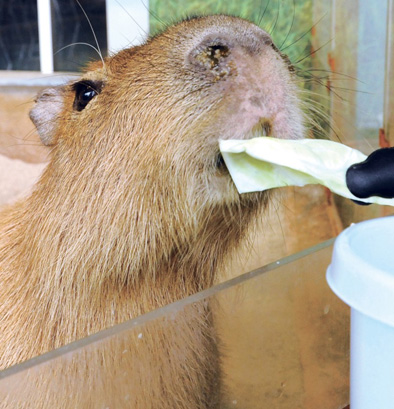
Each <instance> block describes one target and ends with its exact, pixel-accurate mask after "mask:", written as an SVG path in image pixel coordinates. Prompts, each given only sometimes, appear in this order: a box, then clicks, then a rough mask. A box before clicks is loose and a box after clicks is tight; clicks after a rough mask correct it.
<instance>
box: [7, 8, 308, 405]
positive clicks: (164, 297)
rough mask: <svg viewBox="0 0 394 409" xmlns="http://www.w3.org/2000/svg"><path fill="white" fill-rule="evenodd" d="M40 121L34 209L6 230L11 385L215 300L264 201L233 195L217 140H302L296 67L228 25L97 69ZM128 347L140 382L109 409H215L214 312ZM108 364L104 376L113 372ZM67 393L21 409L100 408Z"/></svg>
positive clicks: (19, 209)
mask: <svg viewBox="0 0 394 409" xmlns="http://www.w3.org/2000/svg"><path fill="white" fill-rule="evenodd" d="M31 118H32V120H33V122H34V123H35V125H36V127H37V130H38V132H39V134H40V137H41V139H42V141H43V143H44V144H46V145H49V146H51V147H52V151H51V160H50V163H49V165H48V167H47V168H46V170H45V171H44V173H43V175H42V177H41V179H40V180H39V181H38V183H37V185H36V186H35V189H34V191H33V193H32V194H31V196H30V197H28V198H26V199H25V200H23V201H20V202H18V203H16V204H14V205H12V206H10V207H8V208H6V209H4V210H3V211H2V213H1V214H0V232H1V233H0V234H1V235H0V300H1V304H0V310H1V312H0V317H1V319H0V368H3V369H4V368H7V367H9V366H11V365H14V364H16V363H19V362H21V361H24V360H27V359H29V358H31V357H34V356H36V355H39V354H42V353H44V352H47V351H50V350H52V349H54V348H57V347H60V346H62V345H64V344H66V343H69V342H71V341H74V340H77V339H81V338H83V337H86V336H87V335H89V334H92V333H95V332H97V331H99V330H102V329H104V328H108V327H110V326H113V325H114V324H117V323H120V322H122V321H126V320H129V319H131V318H133V317H136V316H138V315H140V314H144V313H146V312H148V311H151V310H153V309H156V308H158V307H161V306H164V305H166V304H169V303H172V302H174V301H176V300H179V299H181V298H184V297H186V296H188V295H190V294H193V293H195V292H198V291H200V290H203V289H206V288H208V287H209V286H211V284H212V283H213V280H214V277H215V275H216V274H217V272H218V271H220V270H221V269H222V268H224V266H225V260H226V259H227V256H229V255H230V254H231V252H232V251H233V250H234V249H235V247H236V246H237V245H238V244H239V242H240V240H241V239H242V237H243V236H244V235H245V233H246V232H247V230H248V226H250V225H251V224H253V223H255V222H256V215H257V214H258V213H259V212H260V211H261V210H262V208H263V207H264V206H265V205H266V204H267V201H268V195H267V194H266V193H255V194H245V195H242V196H240V195H239V194H238V193H237V191H236V188H235V186H234V185H233V182H232V181H231V178H230V176H229V174H228V172H227V170H226V167H225V165H224V164H223V161H222V158H221V156H220V153H219V148H218V140H219V139H226V138H234V139H245V138H251V137H253V136H256V135H262V134H266V135H269V136H273V137H277V138H301V137H303V135H304V125H303V113H302V111H301V108H300V102H299V97H298V95H297V85H296V81H295V78H294V69H293V67H292V65H291V64H290V62H289V60H288V58H287V57H286V56H285V55H282V54H281V52H280V51H279V50H278V49H277V47H276V46H275V45H274V44H273V42H272V39H271V37H270V36H269V35H268V34H267V33H266V32H265V31H263V30H262V29H260V28H259V27H257V26H255V25H254V24H252V23H250V22H248V21H245V20H243V19H240V18H235V17H229V16H224V15H218V16H208V17H199V18H191V19H188V20H185V21H183V22H181V23H179V24H177V25H174V26H172V27H169V28H168V29H167V30H166V31H164V32H163V33H162V34H159V35H157V36H155V37H152V38H150V39H148V40H147V41H146V43H145V44H143V45H141V46H136V47H133V48H129V49H125V50H122V51H120V52H119V53H118V54H116V55H113V56H111V57H108V58H106V59H105V60H103V61H98V62H96V63H92V64H90V65H89V66H88V68H87V70H86V72H85V73H84V74H83V75H82V77H81V78H80V79H79V80H77V81H75V82H72V83H69V84H66V85H64V86H62V87H59V88H52V89H48V90H44V91H43V92H42V93H41V94H40V95H39V96H38V97H37V100H36V105H35V106H34V108H33V109H32V111H31ZM125 342H126V341H125ZM130 343H131V346H130V348H131V353H130V354H129V355H130V357H131V358H130V362H128V363H126V364H124V365H125V366H130V367H133V365H134V368H135V367H136V366H138V367H140V368H143V370H142V371H141V372H140V373H139V374H138V375H137V372H134V373H135V374H136V375H135V376H130V377H129V378H128V379H127V385H126V386H125V388H126V389H125V390H129V391H130V393H129V394H128V396H129V399H128V400H127V401H126V400H124V401H111V402H112V403H108V405H107V406H108V407H111V408H112V407H116V408H134V409H146V408H152V409H153V408H155V409H156V408H157V409H159V408H160V409H175V408H184V409H186V408H187V409H197V408H201V409H202V408H204V409H207V408H216V407H218V405H219V400H220V387H219V383H220V374H219V366H220V365H219V362H218V358H217V356H216V345H215V343H216V340H215V334H214V330H213V329H212V317H211V313H210V309H209V305H208V304H207V303H204V304H200V305H198V306H195V307H189V308H187V309H185V311H184V312H183V316H181V317H180V318H179V319H178V320H177V321H175V323H174V324H173V326H172V327H171V324H168V325H167V326H166V327H164V328H160V327H159V326H157V327H152V331H151V333H150V335H149V337H148V336H146V337H144V347H141V346H140V347H138V348H140V349H139V350H138V351H137V349H138V348H137V346H136V345H134V344H133V342H132V341H130ZM133 345H134V346H133ZM108 348H109V347H108ZM133 348H134V349H133ZM141 348H142V349H141ZM115 355H116V354H115V352H114V356H115ZM86 359H88V360H93V357H90V358H88V357H87V358H86ZM111 359H112V358H110V359H109V362H108V359H106V360H104V359H103V361H105V362H103V363H102V365H107V366H108V367H109V368H112V370H113V371H115V372H116V367H117V365H120V364H119V363H118V362H117V361H116V360H115V357H114V358H113V361H111ZM137 361H138V363H136V362H137ZM131 362H134V363H133V364H132V363H131ZM122 365H123V364H122ZM87 366H89V365H87ZM134 370H135V371H136V369H134ZM69 377H70V379H72V377H73V374H71V373H70V374H69ZM116 382H119V383H120V381H119V380H117V381H116ZM110 384H111V377H110V376H109V377H108V379H107V380H106V383H105V385H106V386H105V387H107V388H110V387H111V386H110ZM105 387H102V388H103V390H104V389H105ZM112 387H115V386H114V385H112ZM60 389H61V388H59V390H58V391H57V392H56V393H57V394H59V395H58V397H52V396H51V397H49V394H48V396H45V398H44V397H43V398H42V403H41V404H40V406H37V405H36V406H28V405H27V406H26V407H37V408H38V407H39V408H40V409H41V408H57V407H62V408H63V407H67V408H70V407H82V408H85V407H89V408H90V407H92V408H93V407H95V408H96V407H97V408H98V407H100V408H101V406H98V405H96V406H95V405H94V404H93V403H92V400H91V399H93V398H89V397H87V396H79V398H78V399H79V401H78V402H79V403H78V404H75V406H71V405H70V404H66V403H64V401H62V399H61V398H60V397H59V396H60V394H61V393H62V391H61V390H60ZM76 389H77V388H76ZM52 392H53V391H52ZM74 392H75V394H76V395H77V391H76V390H74ZM56 393H54V395H56ZM99 393H101V391H96V392H95V394H99ZM119 396H120V393H119ZM122 396H123V395H122ZM119 399H120V398H119ZM122 399H123V397H122ZM62 402H63V403H62ZM3 405H4V403H3ZM9 407H12V406H9ZM103 407H104V406H103Z"/></svg>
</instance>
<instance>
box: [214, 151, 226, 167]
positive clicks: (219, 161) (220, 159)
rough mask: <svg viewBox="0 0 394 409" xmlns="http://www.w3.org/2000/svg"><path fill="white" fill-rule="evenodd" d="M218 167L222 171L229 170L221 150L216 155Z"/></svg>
mask: <svg viewBox="0 0 394 409" xmlns="http://www.w3.org/2000/svg"><path fill="white" fill-rule="evenodd" d="M216 167H217V169H218V170H220V171H227V167H226V163H225V162H224V159H223V156H222V154H221V153H220V152H219V153H218V154H217V155H216Z"/></svg>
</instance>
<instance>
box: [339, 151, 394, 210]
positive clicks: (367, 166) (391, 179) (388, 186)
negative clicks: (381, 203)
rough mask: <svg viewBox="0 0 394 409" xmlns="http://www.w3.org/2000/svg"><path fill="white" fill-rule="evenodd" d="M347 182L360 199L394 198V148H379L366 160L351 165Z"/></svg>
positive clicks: (347, 173) (347, 174)
mask: <svg viewBox="0 0 394 409" xmlns="http://www.w3.org/2000/svg"><path fill="white" fill-rule="evenodd" d="M346 184H347V187H348V188H349V190H350V191H351V192H352V193H353V194H354V196H356V197H359V198H360V199H366V198H368V197H371V196H379V197H383V198H387V199H391V198H393V197H394V148H382V149H378V150H376V151H375V152H372V153H371V154H370V155H369V156H368V158H367V159H366V160H365V161H364V162H361V163H356V164H354V165H352V166H350V167H349V169H348V170H347V172H346ZM357 203H359V202H357Z"/></svg>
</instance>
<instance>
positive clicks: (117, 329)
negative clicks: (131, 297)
mask: <svg viewBox="0 0 394 409" xmlns="http://www.w3.org/2000/svg"><path fill="white" fill-rule="evenodd" d="M334 241H335V238H332V239H330V240H327V241H324V242H322V243H319V244H317V245H315V246H313V247H309V248H307V249H305V250H302V251H300V252H298V253H295V254H292V255H290V256H287V257H284V258H283V259H280V260H278V261H274V262H272V263H269V264H267V265H265V266H262V267H259V268H257V269H255V270H252V271H250V272H247V273H244V274H241V275H240V276H237V277H235V278H232V279H230V280H227V281H225V282H223V283H219V284H216V285H214V286H212V287H210V288H208V289H207V290H204V291H201V292H199V293H196V294H193V295H191V296H189V297H187V298H184V299H181V300H178V301H176V302H174V303H171V304H168V305H166V306H164V307H161V308H158V309H156V310H153V311H150V312H148V313H146V314H143V315H140V316H138V317H135V318H133V319H131V320H129V321H125V322H123V323H120V324H117V325H114V326H113V327H110V328H107V329H104V330H102V331H99V332H97V333H95V334H92V335H89V336H87V337H85V338H82V339H80V340H77V341H74V342H71V343H70V344H67V345H64V346H62V347H60V348H57V349H55V350H53V351H49V352H47V353H45V354H42V355H39V356H37V357H34V358H31V359H29V360H27V361H24V362H21V363H19V364H16V365H14V366H11V367H10V368H7V369H4V370H2V371H0V381H2V380H4V379H6V378H8V377H11V376H14V375H17V374H18V373H20V372H23V371H25V370H27V369H30V368H33V367H34V366H38V365H41V364H45V363H47V362H49V361H51V360H53V359H56V358H59V357H61V356H63V355H65V354H68V353H71V352H76V351H77V350H79V349H81V348H85V347H87V346H89V345H91V344H93V343H95V342H99V341H103V340H105V339H106V338H109V337H111V336H114V335H117V334H121V333H122V332H125V331H127V330H130V329H133V328H135V327H138V326H139V325H142V324H145V323H147V322H150V321H153V320H155V319H157V318H160V317H163V316H165V315H167V314H169V313H171V312H178V311H179V310H181V309H182V308H184V307H185V306H187V305H190V304H193V303H196V302H199V301H202V300H204V299H206V298H208V297H212V296H213V295H215V294H217V293H218V292H221V291H223V290H227V289H229V288H231V287H234V286H236V285H239V284H243V283H244V282H246V281H248V280H251V279H254V278H256V277H258V276H260V275H263V274H266V273H268V272H271V271H273V270H275V269H277V268H281V267H283V266H284V265H286V264H290V263H292V262H294V261H297V260H299V259H301V258H304V257H306V256H308V255H310V254H313V253H316V252H318V251H321V250H324V249H326V248H328V247H330V246H332V244H333V243H334Z"/></svg>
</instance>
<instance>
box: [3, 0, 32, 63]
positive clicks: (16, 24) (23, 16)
mask: <svg viewBox="0 0 394 409" xmlns="http://www.w3.org/2000/svg"><path fill="white" fill-rule="evenodd" d="M39 69H40V58H39V46H38V25H37V4H36V2H35V1H31V0H12V1H9V0H0V70H39Z"/></svg>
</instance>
